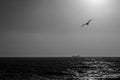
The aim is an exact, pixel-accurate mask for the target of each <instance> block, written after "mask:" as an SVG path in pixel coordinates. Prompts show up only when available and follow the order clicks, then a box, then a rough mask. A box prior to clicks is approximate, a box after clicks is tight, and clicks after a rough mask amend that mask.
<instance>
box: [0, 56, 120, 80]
mask: <svg viewBox="0 0 120 80" xmlns="http://www.w3.org/2000/svg"><path fill="white" fill-rule="evenodd" d="M0 80H120V58H119V57H79V58H73V57H63V58H62V57H61V58H60V57H56V58H55V57H53V58H0Z"/></svg>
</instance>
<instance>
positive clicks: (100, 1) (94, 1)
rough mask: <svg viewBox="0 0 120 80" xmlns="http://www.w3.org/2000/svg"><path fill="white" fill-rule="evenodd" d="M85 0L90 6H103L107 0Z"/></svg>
mask: <svg viewBox="0 0 120 80" xmlns="http://www.w3.org/2000/svg"><path fill="white" fill-rule="evenodd" d="M86 2H87V3H88V4H90V5H92V6H95V7H97V6H103V5H106V3H107V0H86Z"/></svg>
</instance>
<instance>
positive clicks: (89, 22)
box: [81, 19, 93, 27]
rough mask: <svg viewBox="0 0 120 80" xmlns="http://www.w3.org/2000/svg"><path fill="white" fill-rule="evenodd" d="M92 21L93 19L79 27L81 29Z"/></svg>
mask: <svg viewBox="0 0 120 80" xmlns="http://www.w3.org/2000/svg"><path fill="white" fill-rule="evenodd" d="M92 20H93V19H90V20H89V21H88V22H87V23H85V24H83V25H81V27H84V26H86V25H89V24H90V22H91V21H92Z"/></svg>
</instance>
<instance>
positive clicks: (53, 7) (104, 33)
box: [0, 0, 120, 57]
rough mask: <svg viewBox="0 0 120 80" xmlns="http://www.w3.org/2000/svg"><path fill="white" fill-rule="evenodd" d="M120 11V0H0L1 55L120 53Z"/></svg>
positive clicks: (50, 55) (49, 55)
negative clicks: (89, 21)
mask: <svg viewBox="0 0 120 80" xmlns="http://www.w3.org/2000/svg"><path fill="white" fill-rule="evenodd" d="M119 14H120V0H0V56H1V57H3V56H4V57H9V56H11V57H43V56H44V57H46V56H47V57H52V56H54V57H59V56H73V55H77V54H78V53H79V54H80V56H120V15H119ZM89 19H93V21H91V23H90V25H88V26H84V27H82V28H80V26H81V25H82V24H84V23H85V22H87V21H88V20H89Z"/></svg>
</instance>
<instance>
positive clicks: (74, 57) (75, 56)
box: [72, 54, 80, 58]
mask: <svg viewBox="0 0 120 80" xmlns="http://www.w3.org/2000/svg"><path fill="white" fill-rule="evenodd" d="M72 57H74V58H79V57H80V55H79V54H78V55H77V56H72Z"/></svg>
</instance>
